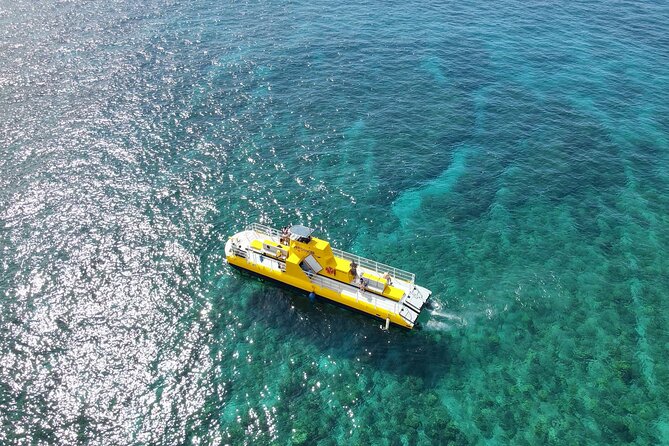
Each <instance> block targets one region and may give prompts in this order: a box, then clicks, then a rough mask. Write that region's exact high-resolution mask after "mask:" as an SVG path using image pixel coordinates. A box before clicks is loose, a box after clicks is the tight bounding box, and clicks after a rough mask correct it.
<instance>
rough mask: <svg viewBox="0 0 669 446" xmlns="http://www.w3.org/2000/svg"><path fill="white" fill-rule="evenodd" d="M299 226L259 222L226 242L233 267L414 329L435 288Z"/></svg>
mask: <svg viewBox="0 0 669 446" xmlns="http://www.w3.org/2000/svg"><path fill="white" fill-rule="evenodd" d="M312 232H313V230H312V229H310V228H307V227H306V226H302V225H295V226H292V227H290V228H288V227H286V228H283V229H282V230H278V229H274V228H271V227H269V226H264V225H261V224H258V223H254V224H252V225H250V226H248V227H246V229H245V230H244V231H241V232H238V233H237V234H235V235H233V236H232V237H230V238H229V239H228V241H227V242H226V244H225V256H226V260H227V262H228V263H229V264H230V265H234V266H237V267H239V268H243V269H246V270H249V271H252V272H254V273H256V274H259V275H261V276H265V277H268V278H270V279H274V280H277V281H279V282H282V283H285V284H288V285H292V286H294V287H296V288H299V289H301V290H304V291H307V292H309V295H310V296H311V297H313V296H315V295H318V296H321V297H325V298H327V299H330V300H332V301H335V302H337V303H339V304H342V305H345V306H347V307H351V308H354V309H356V310H359V311H362V312H365V313H368V314H371V315H372V316H376V317H378V318H380V319H383V320H384V321H385V327H386V329H387V328H388V327H389V325H390V323H393V324H396V325H399V326H402V327H406V328H409V329H411V328H413V327H414V326H415V324H416V320H417V319H418V315H419V314H420V312H421V310H422V308H423V306H424V305H425V303H426V302H427V300H428V298H429V297H430V295H431V294H432V292H431V291H430V290H428V289H426V288H423V287H421V286H418V285H416V284H415V283H414V280H415V275H414V274H413V273H410V272H407V271H402V270H400V269H397V268H394V267H392V266H388V265H384V264H382V263H378V262H375V261H373V260H369V259H365V258H362V257H359V256H357V255H355V254H350V253H348V252H344V251H341V250H339V249H335V248H332V247H331V246H330V243H329V242H327V241H325V240H321V239H319V238H316V237H313V236H312V235H311V234H312Z"/></svg>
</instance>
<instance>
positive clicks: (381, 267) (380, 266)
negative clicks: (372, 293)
mask: <svg viewBox="0 0 669 446" xmlns="http://www.w3.org/2000/svg"><path fill="white" fill-rule="evenodd" d="M246 230H247V231H255V232H258V233H260V234H265V235H269V236H270V237H277V238H280V237H281V231H279V230H278V229H274V228H272V227H269V226H265V225H261V224H260V223H252V224H250V225H248V226H247V227H246ZM332 252H333V254H334V255H335V256H337V257H339V258H342V259H344V260H348V261H350V262H355V263H357V264H358V266H361V267H363V268H365V269H368V270H370V271H374V272H375V273H377V274H378V275H383V274H385V273H388V274H390V276H391V277H393V278H395V279H400V280H403V281H405V282H409V283H410V284H413V283H414V281H415V280H416V275H415V274H414V273H410V272H409V271H404V270H401V269H398V268H395V267H394V266H390V265H386V264H384V263H379V262H377V261H375V260H371V259H366V258H364V257H360V256H358V255H355V254H351V253H350V252H346V251H342V250H341V249H337V248H332Z"/></svg>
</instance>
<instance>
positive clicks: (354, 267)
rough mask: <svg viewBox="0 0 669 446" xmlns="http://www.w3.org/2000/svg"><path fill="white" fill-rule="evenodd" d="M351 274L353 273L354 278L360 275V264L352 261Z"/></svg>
mask: <svg viewBox="0 0 669 446" xmlns="http://www.w3.org/2000/svg"><path fill="white" fill-rule="evenodd" d="M351 274H353V279H355V278H356V277H358V264H357V263H355V262H351Z"/></svg>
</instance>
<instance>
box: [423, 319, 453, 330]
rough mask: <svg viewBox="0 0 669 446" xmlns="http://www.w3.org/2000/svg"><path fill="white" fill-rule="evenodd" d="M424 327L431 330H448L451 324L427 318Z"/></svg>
mask: <svg viewBox="0 0 669 446" xmlns="http://www.w3.org/2000/svg"><path fill="white" fill-rule="evenodd" d="M425 329H426V330H432V331H450V330H451V326H450V325H449V324H447V323H446V322H443V321H435V320H429V321H427V324H425Z"/></svg>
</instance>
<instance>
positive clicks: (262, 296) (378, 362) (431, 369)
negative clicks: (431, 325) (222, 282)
mask: <svg viewBox="0 0 669 446" xmlns="http://www.w3.org/2000/svg"><path fill="white" fill-rule="evenodd" d="M238 271H239V273H240V274H241V275H243V276H247V277H249V276H252V277H254V278H255V280H260V281H262V282H265V283H267V286H264V287H262V288H260V289H257V290H255V291H253V292H252V294H251V295H250V298H249V300H248V302H247V311H249V312H252V313H253V314H254V320H255V321H256V323H258V324H265V325H266V327H267V329H268V330H274V331H276V332H277V334H278V336H279V337H282V338H283V337H287V336H289V337H290V338H293V339H295V338H297V339H301V340H303V341H304V342H310V343H312V344H313V345H315V346H316V348H317V350H318V351H320V352H322V353H323V354H324V355H330V356H331V357H333V358H338V359H347V360H358V361H360V362H361V363H363V364H364V365H367V366H368V367H370V368H373V369H375V370H383V371H385V372H388V373H392V374H394V375H402V376H405V375H409V376H414V377H417V378H420V379H421V382H422V383H423V385H424V386H427V387H431V386H432V385H433V384H435V383H436V382H437V381H438V380H439V379H440V378H441V377H442V376H443V375H444V374H447V373H450V370H451V369H452V368H454V367H455V368H457V369H458V370H461V368H462V366H463V364H460V363H459V361H457V360H455V358H456V357H457V355H452V354H451V352H450V346H449V339H450V338H451V336H450V335H449V334H448V333H446V334H445V335H444V334H443V333H438V334H436V335H435V333H434V332H431V331H428V330H425V329H422V328H416V329H414V330H408V329H405V328H403V327H399V326H395V325H391V326H390V329H389V330H387V331H386V330H384V323H383V321H382V320H380V319H377V318H374V317H371V316H369V315H366V314H364V313H361V312H358V311H355V310H353V309H351V308H349V307H344V306H341V305H337V304H336V303H333V302H332V301H330V300H328V299H325V298H320V297H316V298H315V299H313V300H312V299H310V298H309V295H308V293H306V292H299V291H296V290H295V288H293V287H290V286H288V285H285V284H282V283H280V282H277V281H274V280H271V279H267V278H264V277H260V276H258V275H256V274H253V273H250V272H248V271H245V270H238Z"/></svg>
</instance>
